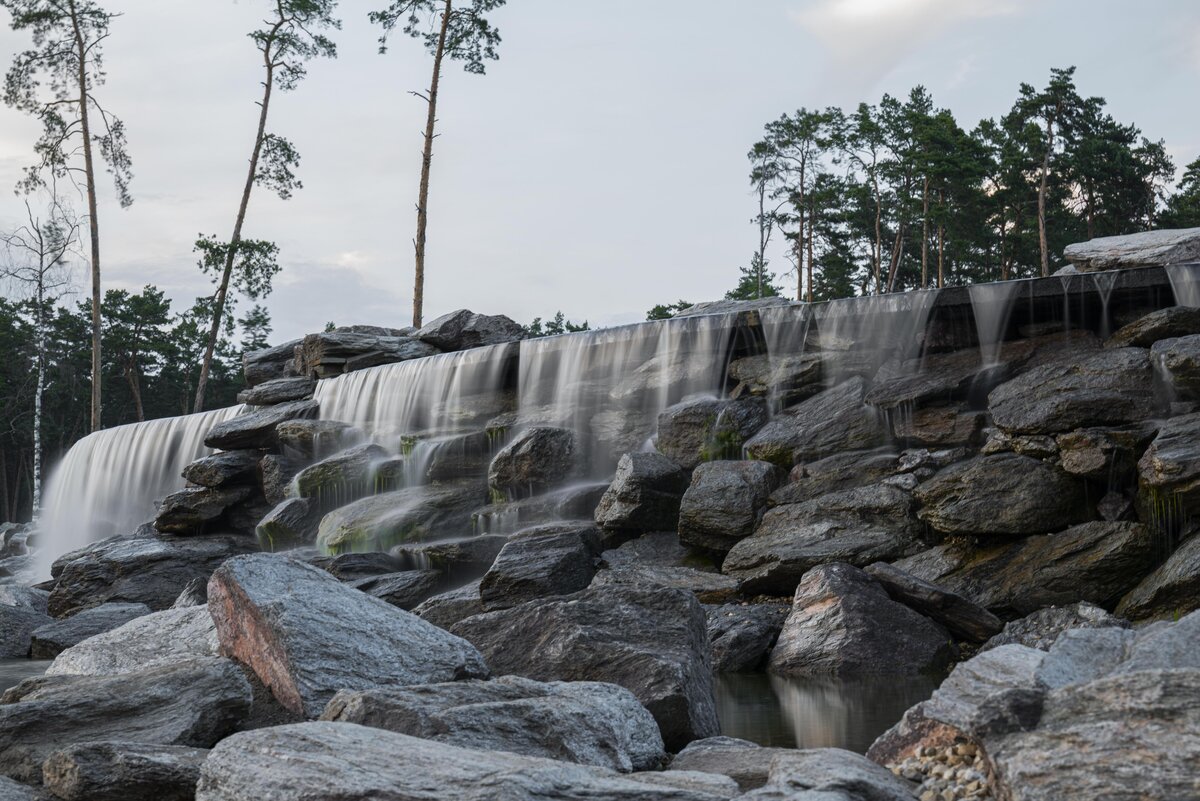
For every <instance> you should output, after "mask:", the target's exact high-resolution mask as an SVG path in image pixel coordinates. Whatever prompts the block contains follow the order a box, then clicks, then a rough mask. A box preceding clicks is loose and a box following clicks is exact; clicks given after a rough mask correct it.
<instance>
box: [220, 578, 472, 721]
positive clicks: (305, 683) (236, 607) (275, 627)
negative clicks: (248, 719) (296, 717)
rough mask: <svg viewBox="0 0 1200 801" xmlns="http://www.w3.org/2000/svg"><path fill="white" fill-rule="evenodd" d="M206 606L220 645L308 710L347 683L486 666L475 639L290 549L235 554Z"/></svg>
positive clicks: (296, 707) (290, 702)
mask: <svg viewBox="0 0 1200 801" xmlns="http://www.w3.org/2000/svg"><path fill="white" fill-rule="evenodd" d="M208 610H209V613H210V614H211V615H212V617H213V621H214V622H215V623H216V627H217V635H218V637H219V638H220V642H221V652H222V653H224V654H228V655H229V656H231V657H233V658H234V659H236V660H238V661H239V662H241V663H243V664H245V665H247V666H249V667H250V669H251V670H253V671H254V673H255V675H257V676H258V677H259V679H260V680H261V681H262V683H263V684H264V685H266V686H267V688H268V689H270V690H271V693H272V694H273V695H274V696H275V698H276V699H277V700H278V701H279V702H280V703H281V704H282V705H283V706H284V707H285V708H286V709H288V710H291V711H293V712H296V713H302V714H304V715H306V716H308V717H316V716H317V715H319V714H320V712H321V710H322V709H323V708H324V706H325V704H326V703H327V702H328V701H329V699H330V698H332V697H333V694H334V693H335V692H336V691H338V690H341V689H349V690H363V689H368V688H371V687H378V686H386V685H397V684H424V683H429V682H437V681H449V680H453V679H459V678H472V677H485V676H487V675H488V669H487V665H486V664H485V663H484V661H483V658H482V657H481V656H480V654H479V652H478V651H476V650H475V648H473V647H472V646H471V645H470V644H469V643H467V642H465V641H463V640H461V639H459V638H457V637H454V636H451V635H449V634H447V633H446V632H444V631H442V630H441V629H438V628H437V627H435V626H433V625H431V624H429V623H426V622H425V621H423V620H421V619H420V618H418V617H417V616H415V615H411V614H409V613H407V612H404V611H402V610H400V609H397V608H395V607H394V606H391V605H389V604H387V603H385V602H383V601H381V600H379V599H378V598H372V597H370V596H369V595H366V594H364V593H361V592H359V591H357V590H355V589H353V588H351V587H347V586H345V585H344V584H341V583H340V582H338V581H337V580H336V579H334V578H333V577H332V576H330V575H329V574H328V573H325V572H323V571H321V570H319V569H317V568H315V567H312V566H311V565H306V564H304V563H302V562H298V561H295V560H292V559H286V558H283V557H279V556H272V555H268V554H253V555H248V556H240V557H236V558H234V559H230V560H229V561H227V562H226V563H225V564H223V565H221V567H220V568H219V569H218V570H217V571H216V572H215V573H213V577H212V579H211V580H210V581H209V585H208Z"/></svg>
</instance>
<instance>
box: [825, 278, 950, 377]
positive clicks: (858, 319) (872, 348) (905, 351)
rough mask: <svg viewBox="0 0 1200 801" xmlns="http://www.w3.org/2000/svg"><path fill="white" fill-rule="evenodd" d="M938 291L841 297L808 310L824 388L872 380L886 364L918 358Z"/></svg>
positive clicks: (926, 290) (921, 290) (925, 290)
mask: <svg viewBox="0 0 1200 801" xmlns="http://www.w3.org/2000/svg"><path fill="white" fill-rule="evenodd" d="M937 296H938V290H936V289H918V290H914V291H911V292H896V293H892V294H888V295H867V296H864V297H860V298H841V299H839V300H831V301H828V302H827V303H823V304H821V305H818V306H815V307H813V323H814V324H815V325H816V336H817V341H816V345H817V346H818V347H819V349H820V353H821V359H822V362H823V364H822V370H823V373H824V376H825V381H826V383H827V384H830V385H832V384H836V383H839V382H840V381H842V380H843V379H845V378H848V377H850V376H851V375H855V374H865V375H873V374H874V373H875V371H876V370H878V368H879V367H880V366H881V365H882V364H883V363H884V362H885V361H887V360H888V359H890V358H896V359H899V360H900V361H901V362H906V361H909V360H911V359H914V358H916V357H917V356H920V355H921V349H922V346H923V345H924V333H925V327H926V325H927V323H928V322H929V314H930V312H932V311H933V303H934V301H935V300H937Z"/></svg>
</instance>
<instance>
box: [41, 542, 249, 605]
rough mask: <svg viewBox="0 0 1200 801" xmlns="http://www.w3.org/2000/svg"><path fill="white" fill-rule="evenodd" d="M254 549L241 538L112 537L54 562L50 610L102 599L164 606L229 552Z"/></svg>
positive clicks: (223, 558) (236, 552) (235, 553)
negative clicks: (54, 579) (54, 582)
mask: <svg viewBox="0 0 1200 801" xmlns="http://www.w3.org/2000/svg"><path fill="white" fill-rule="evenodd" d="M252 550H254V543H253V542H250V541H247V540H246V539H244V538H242V537H225V536H207V537H183V538H179V537H140V538H136V539H120V538H114V539H109V540H103V541H101V542H97V543H94V544H92V545H89V546H88V547H86V548H83V549H82V550H79V551H74V552H72V553H69V554H67V555H66V556H64V557H62V558H61V559H59V560H58V561H57V562H55V564H54V567H53V568H52V569H51V572H52V573H53V574H54V576H55V578H56V579H57V582H56V584H55V585H54V589H53V590H52V591H51V593H50V614H52V615H54V616H55V617H66V616H68V615H72V614H75V613H76V612H79V611H80V610H82V609H89V608H91V607H93V606H99V605H100V604H102V603H105V602H107V601H125V602H128V603H143V604H145V605H146V606H148V607H150V608H151V609H154V610H159V609H166V608H167V607H169V606H170V605H171V604H172V603H173V602H174V601H175V599H176V598H177V597H178V596H179V593H180V591H181V590H183V588H184V587H186V586H187V585H188V583H189V582H190V581H192V580H193V579H196V578H204V579H207V578H208V576H209V575H210V574H211V573H212V571H214V570H216V568H217V567H218V566H219V565H220V564H221V563H222V562H224V561H225V560H226V559H228V558H230V557H231V556H237V555H238V554H243V553H246V552H248V551H252Z"/></svg>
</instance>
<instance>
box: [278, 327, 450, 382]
mask: <svg viewBox="0 0 1200 801" xmlns="http://www.w3.org/2000/svg"><path fill="white" fill-rule="evenodd" d="M399 333H400V332H399V331H388V330H386V329H367V328H366V327H361V328H360V330H357V331H355V330H350V329H346V328H342V329H335V330H333V331H327V332H323V333H320V334H309V335H308V336H306V337H304V340H303V341H302V342H301V343H300V345H299V347H297V348H296V369H297V371H298V372H299V373H300V375H304V376H312V377H313V378H333V377H334V376H339V375H341V374H343V373H350V372H353V371H355V370H362V369H363V368H366V367H376V366H378V365H381V364H393V363H395V362H403V361H408V360H409V359H420V358H423V357H425V356H433V355H435V354H437V353H440V352H441V351H439V350H438V349H437V348H435V347H434V346H433V345H430V344H428V343H426V342H422V341H421V340H419V339H415V338H413V337H411V336H403V335H400V336H397V334H399Z"/></svg>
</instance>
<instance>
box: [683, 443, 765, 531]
mask: <svg viewBox="0 0 1200 801" xmlns="http://www.w3.org/2000/svg"><path fill="white" fill-rule="evenodd" d="M783 480H784V474H783V471H782V470H780V469H779V468H778V467H776V466H774V465H772V464H770V463H768V462H760V461H741V462H706V463H704V464H702V465H700V466H699V467H697V468H696V470H695V472H693V473H692V482H691V484H690V485H689V486H688V488H687V492H685V493H684V494H683V500H682V501H681V502H680V507H679V540H680V542H682V543H684V544H685V545H691V546H693V547H696V548H704V549H707V550H711V551H718V552H725V551H728V550H729V549H730V548H732V547H733V546H734V545H735V544H737V542H738V541H739V540H741V539H744V538H746V537H749V536H750V535H751V534H753V533H754V529H755V527H756V526H757V525H758V522H759V520H761V519H762V516H763V512H764V511H765V510H766V508H767V499H768V498H769V497H770V495H771V493H772V492H773V491H774V490H775V488H776V487H778V486H779V485H780V484H781V483H782V482H783Z"/></svg>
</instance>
